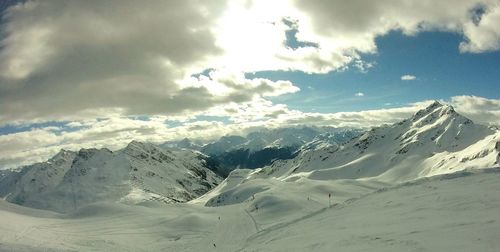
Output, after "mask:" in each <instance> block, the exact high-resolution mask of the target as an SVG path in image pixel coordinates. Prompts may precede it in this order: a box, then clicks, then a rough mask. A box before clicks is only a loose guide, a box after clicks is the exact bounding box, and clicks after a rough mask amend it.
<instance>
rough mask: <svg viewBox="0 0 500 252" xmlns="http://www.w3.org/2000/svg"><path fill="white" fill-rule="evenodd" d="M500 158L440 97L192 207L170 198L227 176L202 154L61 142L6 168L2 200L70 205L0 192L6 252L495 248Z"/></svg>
mask: <svg viewBox="0 0 500 252" xmlns="http://www.w3.org/2000/svg"><path fill="white" fill-rule="evenodd" d="M499 159H500V133H499V131H498V130H496V129H493V128H488V127H485V126H481V125H476V124H474V123H473V122H472V121H470V120H469V119H467V118H465V117H463V116H461V115H459V114H458V113H456V112H455V111H454V110H453V108H452V107H450V106H445V105H442V104H439V103H434V104H432V105H431V106H429V107H428V108H426V109H424V110H421V111H419V112H418V113H416V114H415V115H414V116H413V117H412V118H409V119H407V120H404V121H402V122H400V123H396V124H393V125H385V126H381V127H378V128H374V129H372V130H371V131H368V132H366V133H364V134H363V135H361V136H359V137H357V138H355V139H353V140H352V141H350V142H348V143H346V144H345V145H332V144H328V139H322V138H321V137H318V138H317V139H315V140H314V141H312V142H309V143H307V144H305V145H303V146H302V147H301V150H300V152H299V154H298V155H297V156H296V157H295V158H293V159H290V160H281V161H275V162H274V163H273V164H272V165H269V166H266V167H263V168H259V169H255V170H251V169H237V170H235V171H233V172H231V173H230V174H229V176H228V177H227V178H226V179H225V180H224V181H222V182H221V183H220V184H219V185H218V186H217V187H215V188H213V189H212V190H211V191H209V192H207V193H206V194H204V195H202V196H201V197H198V198H196V199H193V200H191V201H189V202H188V203H177V202H176V201H186V200H189V199H191V198H194V197H195V196H196V195H201V193H202V192H201V190H200V191H197V190H198V189H200V188H202V189H203V190H205V191H206V190H208V189H209V187H210V188H211V187H213V186H214V185H215V184H216V183H218V182H219V178H218V177H216V176H215V175H214V174H213V173H211V171H210V170H209V169H207V168H206V166H207V159H206V156H203V155H201V154H200V153H196V152H191V151H188V152H186V153H184V154H182V156H181V154H179V153H174V152H169V151H163V150H161V149H159V148H158V147H156V146H154V145H150V144H142V143H137V142H133V143H131V144H130V145H129V146H128V147H127V148H125V149H124V150H121V151H118V152H110V151H108V150H105V149H103V150H82V151H80V152H78V153H73V152H61V153H60V154H58V155H57V156H55V157H54V158H53V159H51V160H49V162H47V163H41V164H36V165H33V166H30V167H26V168H24V169H23V170H21V172H20V173H10V174H6V175H2V176H0V191H1V192H2V194H3V195H5V197H6V199H7V200H8V201H12V202H16V200H13V199H22V200H24V201H23V204H24V205H25V206H36V207H43V208H48V209H54V210H67V212H68V213H67V214H56V213H53V212H46V211H41V210H34V209H29V208H24V207H21V206H18V205H13V204H11V203H8V202H6V201H2V200H0V216H1V218H0V250H25V251H32V250H33V251H44V250H57V251H58V250H63V251H64V250H77V251H87V250H102V251H208V250H212V249H213V250H214V251H497V250H498V247H500V242H499V239H498V237H500V231H499V230H500V217H499V215H498V213H499V212H500V204H499V202H500V194H498V191H500V183H499V181H500V168H498V167H499ZM174 164H175V165H174ZM116 167H119V168H116ZM167 167H168V169H167ZM189 167H191V169H190V168H189ZM193 167H195V168H199V169H193ZM495 167H497V168H495ZM135 168H137V171H134V169H135ZM115 169H116V170H115ZM194 170H197V171H206V172H207V175H206V177H205V176H203V175H202V174H199V173H197V172H194ZM168 171H171V172H172V173H168ZM150 172H153V173H155V175H153V176H149V175H152V174H151V173H150ZM49 174H50V176H49ZM148 174H149V175H148ZM134 176H135V178H134ZM111 177H112V178H111ZM39 178H41V179H39ZM101 178H102V180H101ZM184 178H185V179H187V180H188V181H190V182H191V183H192V184H191V185H190V186H187V185H186V184H187V183H184V182H182V183H179V182H178V181H183V180H182V179H184ZM33 179H35V180H34V181H33ZM193 181H195V182H193ZM205 183H207V184H209V185H210V186H207V187H205V186H204V185H206V184H205ZM72 186H73V188H72ZM88 187H90V188H88ZM172 187H175V190H172ZM9 188H11V190H8V189H9ZM72 190H74V191H72ZM80 190H81V192H76V191H80ZM75 195H77V197H74V196H75ZM329 196H331V197H329ZM137 199H139V200H138V201H139V202H141V204H140V205H129V204H120V202H121V203H123V202H136V201H137ZM145 199H156V200H145ZM162 200H165V201H169V202H171V204H162V203H161V202H160V201H162ZM59 201H61V202H64V203H59ZM75 201H76V203H75ZM17 202H18V201H17ZM18 203H19V202H18ZM88 203H93V204H88ZM74 204H76V207H77V208H78V209H76V210H74V208H75V205H74Z"/></svg>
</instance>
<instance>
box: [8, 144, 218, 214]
mask: <svg viewBox="0 0 500 252" xmlns="http://www.w3.org/2000/svg"><path fill="white" fill-rule="evenodd" d="M18 177H19V178H18V179H17V181H16V182H15V183H14V185H13V186H11V189H10V190H6V191H5V192H3V196H4V197H6V200H7V201H10V202H14V203H17V204H20V205H24V206H29V207H34V208H41V209H51V210H55V211H60V212H68V211H72V210H75V209H77V208H80V207H82V206H85V205H87V204H90V203H94V202H99V201H106V202H113V201H120V202H124V203H132V204H135V203H141V202H144V201H149V200H156V201H163V202H185V201H188V200H191V199H193V198H196V197H198V196H200V195H202V194H204V193H205V192H207V191H209V190H210V189H212V188H213V187H215V186H216V185H217V184H218V183H219V182H220V180H221V179H220V177H218V176H217V175H215V174H214V173H213V172H212V171H211V170H210V169H208V168H207V163H206V160H205V159H204V156H202V155H200V154H199V153H195V152H192V151H187V150H186V151H182V152H176V153H174V152H171V151H166V150H163V149H161V148H159V147H157V146H155V145H153V144H149V143H140V142H135V141H133V142H131V143H130V144H129V145H128V146H127V147H126V148H124V149H122V150H119V151H116V152H112V151H110V150H107V149H82V150H80V151H78V152H77V153H75V152H69V151H61V152H60V153H59V154H57V155H56V156H54V157H53V158H52V159H50V160H49V161H47V162H43V163H38V164H34V165H32V166H27V167H24V168H23V169H22V170H21V172H20V175H19V176H18Z"/></svg>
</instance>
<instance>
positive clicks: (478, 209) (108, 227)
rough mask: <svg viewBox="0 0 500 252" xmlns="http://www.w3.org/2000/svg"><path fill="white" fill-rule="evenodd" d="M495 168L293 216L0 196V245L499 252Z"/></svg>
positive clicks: (310, 207) (245, 207)
mask: <svg viewBox="0 0 500 252" xmlns="http://www.w3.org/2000/svg"><path fill="white" fill-rule="evenodd" d="M486 171H490V172H486ZM499 172H500V171H499V169H498V168H497V169H490V170H484V171H480V170H476V171H475V172H472V173H469V172H466V173H459V174H455V175H453V176H444V177H443V176H442V177H437V178H431V179H424V180H420V181H417V182H414V183H409V184H404V185H399V186H396V187H393V188H391V187H388V188H385V189H384V190H378V191H375V192H373V193H368V194H365V195H364V196H360V197H357V198H356V199H350V200H347V201H344V202H336V204H334V205H333V206H332V207H331V208H328V207H327V205H325V204H319V203H318V204H313V203H311V202H308V203H306V204H303V205H302V208H303V209H302V214H301V215H300V216H289V215H287V214H286V213H287V211H288V210H289V208H286V207H283V208H282V209H280V210H281V211H277V210H276V209H272V208H261V209H259V210H258V211H255V210H252V202H244V203H241V204H237V205H230V206H221V207H202V206H199V205H196V204H170V205H162V206H161V207H160V206H149V207H143V206H127V205H122V204H116V203H108V204H104V203H99V204H95V205H90V206H87V207H85V208H83V209H80V210H79V211H77V212H75V213H72V214H69V215H58V214H55V213H50V212H45V211H41V210H33V209H27V208H24V207H21V206H17V205H13V204H10V203H7V202H5V201H2V200H0V216H1V217H2V218H0V250H6V251H210V250H214V251H374V252H377V251H384V252H386V251H497V250H498V247H499V246H500V240H499V239H498V236H499V235H500V233H499V231H498V230H500V215H498V212H499V211H500V204H499V202H500V194H498V191H500V183H498V181H500V173H499ZM320 182H321V181H320ZM293 194H294V192H289V193H288V197H290V198H293V197H294V195H293Z"/></svg>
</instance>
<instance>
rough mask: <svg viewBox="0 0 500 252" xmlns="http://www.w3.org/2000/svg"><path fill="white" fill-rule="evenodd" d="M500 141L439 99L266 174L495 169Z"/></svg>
mask: <svg viewBox="0 0 500 252" xmlns="http://www.w3.org/2000/svg"><path fill="white" fill-rule="evenodd" d="M499 142H500V134H499V132H498V130H494V129H491V128H488V127H486V126H483V125H478V124H474V123H473V122H472V121H471V120H470V119H468V118H466V117H464V116H462V115H460V114H458V113H457V112H456V111H455V110H454V109H453V107H451V106H447V105H442V104H440V103H439V102H434V103H432V104H431V105H430V106H428V107H427V108H425V109H423V110H420V111H419V112H417V113H416V114H415V115H414V116H413V117H412V118H409V119H406V120H403V121H401V122H399V123H396V124H393V125H386V126H381V127H378V128H373V129H372V130H370V131H368V132H366V133H364V134H362V135H361V136H359V137H357V138H355V139H353V140H352V141H350V142H349V143H347V144H346V145H344V146H341V147H338V146H328V147H326V148H321V149H315V150H314V149H313V150H312V151H306V152H302V153H300V155H299V156H297V157H296V158H294V159H293V160H287V161H280V162H276V163H274V164H273V165H272V166H270V167H267V168H265V169H263V170H262V172H263V173H266V174H268V175H272V176H277V177H288V176H294V174H302V175H306V176H307V177H308V178H311V179H319V180H324V179H357V178H372V177H377V178H379V179H380V180H383V181H405V180H412V179H416V178H420V177H425V176H432V175H437V174H443V173H451V172H454V171H459V170H463V169H467V168H485V167H493V166H494V165H495V164H496V163H498V161H497V156H498V152H499V150H498V146H499V145H500V144H499Z"/></svg>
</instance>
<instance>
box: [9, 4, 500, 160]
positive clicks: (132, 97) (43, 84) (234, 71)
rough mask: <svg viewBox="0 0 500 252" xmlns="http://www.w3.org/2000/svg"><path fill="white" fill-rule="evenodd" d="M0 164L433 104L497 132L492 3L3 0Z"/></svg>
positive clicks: (497, 55) (361, 121) (497, 10)
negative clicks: (442, 104)
mask: <svg viewBox="0 0 500 252" xmlns="http://www.w3.org/2000/svg"><path fill="white" fill-rule="evenodd" d="M0 11H1V19H0V168H7V167H14V166H18V165H21V164H27V163H31V162H35V161H41V160H44V159H46V158H47V157H50V156H51V155H53V154H55V153H56V152H57V151H59V150H60V149H61V148H64V149H73V150H75V149H78V148H81V147H108V148H111V149H117V148H121V147H123V146H124V145H125V144H126V143H128V142H129V141H131V140H132V139H137V140H141V141H152V142H163V141H166V140H173V139H181V138H184V137H189V138H205V139H210V138H215V137H219V136H221V135H225V134H242V133H245V132H248V131H249V130H253V129H258V128H261V127H280V126H291V125H330V126H337V127H361V128H367V127H371V126H375V125H380V124H383V123H391V122H395V121H397V120H401V119H403V118H405V117H408V116H410V115H411V114H412V113H414V112H415V111H416V110H418V109H419V108H421V107H422V106H425V104H427V103H428V102H429V101H431V100H440V101H442V102H445V103H449V104H451V105H453V106H455V107H456V109H457V110H458V111H459V112H462V113H464V114H465V115H467V116H469V117H470V118H471V119H473V120H475V121H476V122H479V123H483V124H490V125H491V124H492V125H498V124H500V83H499V82H500V81H499V80H500V71H499V69H500V25H498V24H500V1H498V0H483V1H478V0H442V1H431V0H397V1H396V0H380V1H368V0H352V1H340V0H273V1H267V0H231V1H229V0H212V1H202V0H168V1H164V0H162V1H160V0H158V1H156V0H152V1H135V0H110V1H101V0H85V1H78V0H43V1H42V0H39V1H19V0H0Z"/></svg>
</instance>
